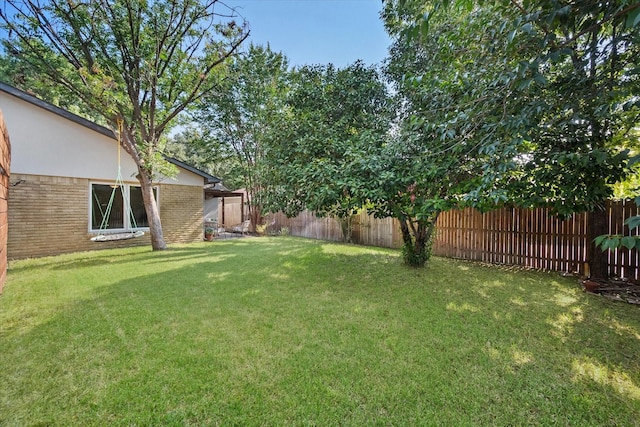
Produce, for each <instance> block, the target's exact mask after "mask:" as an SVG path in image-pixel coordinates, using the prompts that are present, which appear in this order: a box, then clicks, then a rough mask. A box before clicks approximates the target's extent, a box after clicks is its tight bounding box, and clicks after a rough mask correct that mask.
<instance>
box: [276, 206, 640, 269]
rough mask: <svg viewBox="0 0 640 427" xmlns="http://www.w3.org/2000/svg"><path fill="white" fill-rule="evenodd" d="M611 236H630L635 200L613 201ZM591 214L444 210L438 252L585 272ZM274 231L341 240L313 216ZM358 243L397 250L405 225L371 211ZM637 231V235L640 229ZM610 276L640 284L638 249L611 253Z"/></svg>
mask: <svg viewBox="0 0 640 427" xmlns="http://www.w3.org/2000/svg"><path fill="white" fill-rule="evenodd" d="M606 209H607V214H608V217H609V230H610V233H611V234H628V233H629V229H628V227H626V226H625V225H624V220H625V219H626V218H628V217H629V216H632V215H638V214H640V209H638V207H637V206H636V205H635V203H633V202H631V201H627V202H608V203H607V206H606ZM588 221H589V215H588V214H586V213H584V214H576V215H573V216H572V217H571V218H569V219H567V220H561V219H559V218H558V217H556V216H553V215H551V214H550V212H549V210H548V209H543V208H540V209H522V208H503V209H497V210H494V211H491V212H486V213H481V212H478V211H476V210H474V209H470V208H469V209H464V210H452V211H448V212H443V213H442V214H441V215H440V217H439V218H438V222H437V225H436V227H437V234H436V239H435V242H434V247H433V250H434V254H435V255H438V256H445V257H450V258H461V259H468V260H476V261H483V262H488V263H495V264H508V265H518V266H524V267H531V268H538V269H545V270H552V271H563V272H575V273H584V264H585V262H586V260H587V246H588V244H589V241H588V240H589V239H588V237H587V230H588V228H587V227H588ZM266 223H267V225H268V228H269V229H270V230H276V231H277V230H280V229H282V228H284V227H286V228H287V229H288V231H289V233H290V234H291V235H293V236H301V237H307V238H313V239H321V240H333V241H340V240H342V231H341V229H340V224H339V223H338V222H337V221H336V220H335V219H332V218H318V217H316V216H315V215H313V213H311V212H303V213H302V214H300V215H299V216H298V217H295V218H287V217H286V216H285V215H283V214H272V215H269V216H268V217H267V218H266ZM353 225H354V228H353V235H352V237H353V241H354V243H357V244H361V245H369V246H381V247H391V248H398V247H400V246H401V245H402V236H401V234H400V226H399V224H398V222H397V221H396V220H393V219H391V218H386V219H375V218H373V216H371V215H367V213H366V212H363V213H361V214H358V215H357V216H356V217H355V218H354V224H353ZM634 233H635V234H636V235H637V234H638V230H635V231H634ZM608 257H609V273H610V274H611V275H612V276H615V277H626V278H629V279H634V280H639V279H640V272H639V267H638V264H640V257H639V255H638V251H637V249H632V250H628V249H626V248H623V249H619V250H615V251H610V252H609V254H608Z"/></svg>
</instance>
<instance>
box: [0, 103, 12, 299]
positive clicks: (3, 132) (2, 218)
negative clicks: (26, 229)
mask: <svg viewBox="0 0 640 427" xmlns="http://www.w3.org/2000/svg"><path fill="white" fill-rule="evenodd" d="M10 163H11V143H10V142H9V133H8V132H7V128H6V127H5V124H4V118H3V116H2V111H0V293H2V288H4V283H5V281H6V279H7V233H8V221H9V217H8V198H9V169H10V168H9V166H10Z"/></svg>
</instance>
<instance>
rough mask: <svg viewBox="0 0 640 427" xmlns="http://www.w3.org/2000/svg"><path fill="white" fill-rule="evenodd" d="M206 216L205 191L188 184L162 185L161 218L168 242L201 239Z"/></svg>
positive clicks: (189, 241)
mask: <svg viewBox="0 0 640 427" xmlns="http://www.w3.org/2000/svg"><path fill="white" fill-rule="evenodd" d="M203 218H204V191H203V189H202V188H198V187H193V186H188V185H163V186H161V187H160V220H161V221H162V231H163V232H164V238H165V241H166V242H167V243H191V242H197V241H201V240H202V239H203V238H204V234H203Z"/></svg>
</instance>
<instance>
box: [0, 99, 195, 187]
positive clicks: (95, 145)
mask: <svg viewBox="0 0 640 427" xmlns="http://www.w3.org/2000/svg"><path fill="white" fill-rule="evenodd" d="M0 108H2V110H3V112H4V118H5V121H6V123H7V127H8V128H9V129H10V131H11V140H12V142H13V147H12V164H11V170H12V171H13V172H16V173H21V174H29V175H42V176H60V177H69V178H88V179H92V180H105V181H113V180H114V179H115V178H116V175H117V172H118V144H116V141H115V139H114V138H113V137H112V136H108V135H104V134H102V133H99V132H96V131H95V130H93V129H89V128H88V127H86V126H83V125H81V124H79V123H76V122H74V121H71V120H68V119H65V118H63V117H60V116H59V115H57V114H55V113H53V112H51V111H48V110H45V109H43V108H40V107H38V106H35V105H33V104H31V103H29V102H27V101H24V100H22V99H20V98H17V97H15V96H13V95H11V94H8V93H5V92H2V91H0ZM120 167H121V171H122V177H123V178H124V180H125V181H129V180H134V178H133V177H135V176H136V174H137V168H136V165H135V163H134V161H133V159H131V157H129V155H128V154H127V153H125V152H124V151H121V153H120ZM160 181H161V182H162V183H163V184H167V185H194V186H200V187H202V186H203V179H202V177H201V176H198V175H196V174H194V173H192V172H189V171H186V170H183V169H180V170H179V173H178V175H177V176H176V177H174V178H163V179H160Z"/></svg>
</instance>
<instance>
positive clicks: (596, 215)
mask: <svg viewBox="0 0 640 427" xmlns="http://www.w3.org/2000/svg"><path fill="white" fill-rule="evenodd" d="M603 234H609V221H608V218H607V211H606V210H605V209H604V208H602V209H596V210H595V211H593V212H590V213H589V220H588V230H587V264H588V266H589V267H588V268H589V275H590V277H591V278H592V279H607V278H608V277H609V266H608V260H607V258H608V252H607V251H602V250H601V249H600V248H598V247H597V246H596V245H595V243H594V239H595V238H596V237H598V236H600V235H603Z"/></svg>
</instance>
